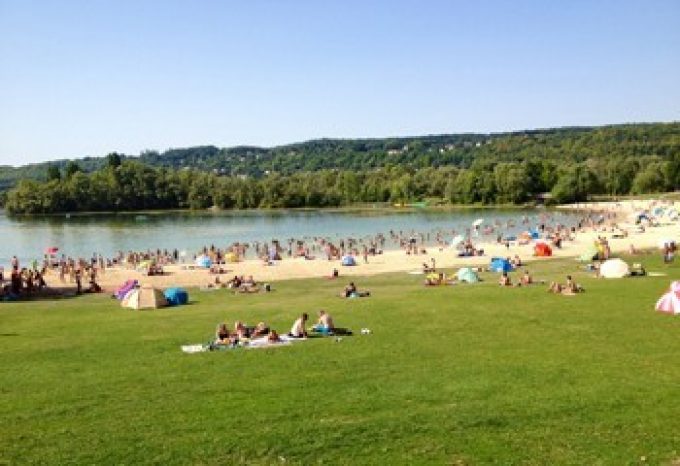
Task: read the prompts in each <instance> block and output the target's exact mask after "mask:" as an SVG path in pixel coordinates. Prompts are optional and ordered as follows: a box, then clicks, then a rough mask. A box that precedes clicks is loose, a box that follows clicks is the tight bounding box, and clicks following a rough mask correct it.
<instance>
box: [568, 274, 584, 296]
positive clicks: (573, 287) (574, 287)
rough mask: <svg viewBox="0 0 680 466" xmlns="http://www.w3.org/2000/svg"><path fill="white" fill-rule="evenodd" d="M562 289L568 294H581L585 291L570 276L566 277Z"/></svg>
mask: <svg viewBox="0 0 680 466" xmlns="http://www.w3.org/2000/svg"><path fill="white" fill-rule="evenodd" d="M564 288H566V289H567V291H568V292H569V293H583V292H584V291H585V290H584V289H583V287H582V286H581V285H579V284H578V283H576V282H575V281H574V280H573V279H572V278H571V275H567V283H566V284H565V286H564Z"/></svg>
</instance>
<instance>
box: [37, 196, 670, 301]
mask: <svg viewBox="0 0 680 466" xmlns="http://www.w3.org/2000/svg"><path fill="white" fill-rule="evenodd" d="M659 205H663V207H665V208H670V207H675V208H678V207H680V205H677V203H676V204H674V203H669V202H667V201H664V202H663V203H661V202H660V201H652V200H650V201H639V200H636V201H621V202H597V203H580V204H573V205H564V206H559V208H561V209H579V210H588V211H593V212H602V213H614V214H616V220H608V221H606V222H605V223H603V224H602V225H601V227H600V228H598V229H597V230H593V229H591V228H588V229H586V230H584V231H580V232H577V234H576V237H575V238H574V240H572V241H565V242H563V244H562V248H553V256H552V258H565V257H574V258H576V257H578V256H580V255H581V254H582V253H583V252H584V251H585V250H587V248H589V247H590V246H591V245H592V244H593V242H594V241H595V240H596V239H597V237H598V236H604V237H606V238H607V239H608V240H609V244H610V247H611V250H612V252H613V253H621V252H627V251H629V249H630V246H631V245H634V246H635V247H636V248H638V249H648V248H657V247H658V244H659V242H660V241H661V240H663V239H674V238H678V228H679V226H680V224H679V223H677V222H671V221H665V220H661V222H660V225H659V226H652V227H647V228H646V230H645V231H644V232H639V231H637V228H636V225H635V224H634V221H633V218H632V217H633V215H634V213H635V212H639V211H641V210H645V209H653V208H655V207H656V206H659ZM614 223H616V224H617V225H618V226H619V227H620V228H622V229H624V230H626V231H627V232H628V236H627V237H625V238H613V237H612V236H613V235H614V233H615V232H614V230H613V228H612V224H614ZM476 246H477V247H481V248H483V249H484V252H485V253H484V256H478V257H458V251H457V250H456V249H454V248H450V247H449V248H445V249H444V250H442V251H440V250H439V249H438V248H436V247H434V246H432V247H429V248H428V249H427V254H419V255H407V254H406V253H405V252H404V251H401V250H392V251H385V252H384V253H383V254H380V255H377V256H369V258H368V263H367V264H364V263H363V259H362V258H361V257H358V258H357V265H356V266H354V267H343V266H342V265H341V264H340V261H339V260H335V261H328V260H326V259H315V260H305V259H304V258H284V259H283V260H281V261H277V262H275V265H271V266H267V265H264V264H263V262H262V261H260V260H245V261H242V262H238V263H230V264H226V265H225V266H223V268H225V269H226V271H227V272H226V273H225V274H222V275H221V279H222V281H226V280H228V279H229V278H231V277H233V276H234V275H244V276H248V275H252V276H253V277H254V278H255V280H257V281H258V282H276V281H281V280H289V279H299V278H313V277H318V278H323V277H328V276H330V274H331V272H332V270H333V268H337V269H338V270H339V271H340V280H341V281H342V277H351V276H362V275H375V274H381V273H386V272H409V271H419V270H421V269H422V264H423V263H424V262H427V263H430V261H431V259H434V260H435V261H436V266H437V268H445V269H450V268H458V267H463V266H468V265H470V266H473V265H474V266H482V265H487V264H488V263H489V261H490V258H491V257H497V256H500V257H508V256H513V257H514V256H515V255H519V257H520V258H521V259H522V261H525V262H528V261H533V260H550V259H551V258H550V257H548V258H537V257H534V256H533V250H534V245H533V244H532V243H530V244H527V245H518V244H517V243H514V242H513V243H510V247H509V248H506V247H505V246H504V245H502V244H497V243H481V242H480V243H476ZM165 272H166V273H165V274H164V275H162V276H153V277H148V276H146V275H144V274H142V273H140V272H138V271H135V270H130V269H126V268H109V269H107V270H106V272H105V273H104V274H100V275H99V277H98V280H99V283H100V284H101V285H102V287H103V288H104V289H105V290H106V291H111V290H114V289H115V288H117V287H118V286H119V285H120V284H121V283H123V282H125V281H126V280H128V279H137V280H139V282H140V283H142V284H150V285H153V286H156V287H160V288H165V287H170V286H185V287H205V286H207V285H208V284H209V283H213V282H214V281H215V277H216V275H214V274H211V273H210V272H209V271H208V270H205V269H198V268H194V267H193V266H190V265H171V266H166V267H165ZM47 280H48V283H56V282H57V281H58V278H57V277H56V275H55V274H54V272H51V273H50V274H49V275H48V277H47Z"/></svg>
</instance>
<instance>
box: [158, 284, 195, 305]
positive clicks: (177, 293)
mask: <svg viewBox="0 0 680 466" xmlns="http://www.w3.org/2000/svg"><path fill="white" fill-rule="evenodd" d="M163 294H164V295H165V299H166V300H167V301H168V304H169V305H170V306H181V305H182V304H186V303H188V302H189V293H187V292H186V290H183V289H182V288H168V289H167V290H165V292H164V293H163Z"/></svg>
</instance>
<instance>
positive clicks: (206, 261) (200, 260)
mask: <svg viewBox="0 0 680 466" xmlns="http://www.w3.org/2000/svg"><path fill="white" fill-rule="evenodd" d="M196 265H197V266H199V267H201V268H204V269H209V268H210V267H211V266H212V260H210V258H209V257H208V256H206V255H202V256H198V257H197V258H196Z"/></svg>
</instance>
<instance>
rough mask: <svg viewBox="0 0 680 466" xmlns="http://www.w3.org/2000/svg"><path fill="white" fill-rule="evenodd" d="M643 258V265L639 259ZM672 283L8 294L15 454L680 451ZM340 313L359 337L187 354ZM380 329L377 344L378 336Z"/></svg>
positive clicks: (340, 459) (200, 458)
mask: <svg viewBox="0 0 680 466" xmlns="http://www.w3.org/2000/svg"><path fill="white" fill-rule="evenodd" d="M637 260H639V259H637ZM643 262H644V263H645V265H646V266H647V269H648V270H652V271H661V272H664V273H667V274H668V276H666V277H658V278H657V277H646V278H630V279H622V280H610V281H607V280H603V279H599V280H598V279H595V278H591V277H590V276H589V275H588V274H586V273H585V272H584V271H579V270H578V265H577V264H576V263H575V262H573V261H562V262H560V261H547V262H541V263H540V264H531V265H530V267H529V268H530V270H532V271H533V273H534V275H535V276H536V277H537V278H544V279H547V280H550V279H557V278H559V279H560V280H563V278H564V275H565V274H566V273H573V274H574V276H575V277H576V279H577V281H579V282H580V283H582V284H583V285H584V286H585V287H586V289H587V292H586V293H584V294H582V295H579V296H575V297H563V296H556V295H552V294H548V293H546V291H545V289H546V287H544V286H535V287H528V288H518V289H499V288H498V287H497V286H496V277H497V276H496V275H492V274H483V277H484V278H486V279H487V281H486V282H485V283H481V284H478V285H467V286H465V285H457V286H450V287H441V288H432V289H426V288H425V287H423V286H422V285H421V280H422V277H420V276H412V275H408V274H405V273H400V274H388V275H381V276H376V277H370V278H364V279H360V280H358V284H359V285H360V286H361V287H364V288H369V289H370V290H371V291H372V297H371V298H367V299H355V300H342V299H340V298H337V297H335V296H336V294H337V292H338V291H339V290H340V289H341V288H342V286H344V284H345V283H344V281H335V282H333V281H328V280H322V279H318V280H299V281H289V282H282V283H277V284H276V285H275V288H276V291H275V292H273V293H271V294H261V295H252V296H243V295H238V296H235V295H233V294H231V293H229V292H228V291H226V290H224V291H215V292H200V291H194V290H192V292H191V297H192V301H193V304H191V305H189V306H187V307H183V308H176V309H166V310H159V311H149V312H135V311H130V310H124V309H122V308H120V307H119V306H118V303H117V302H116V301H114V300H112V299H109V298H107V297H103V296H87V297H82V298H74V299H63V300H58V301H39V302H24V303H0V367H1V368H2V370H1V373H0V413H1V418H0V421H1V422H0V463H7V464H15V463H49V464H62V463H78V464H83V463H85V464H102V463H117V464H123V463H125V464H133V463H164V464H168V463H170V464H188V463H199V464H233V463H256V464H261V463H264V464H271V463H283V462H286V463H292V464H296V463H304V464H309V463H345V464H364V463H374V464H403V463H436V464H450V463H465V464H468V463H469V464H482V463H498V464H510V463H524V464H617V465H618V464H630V463H639V462H642V461H643V459H642V457H644V460H646V462H647V463H648V464H658V463H664V462H671V461H673V460H675V459H677V458H679V457H680V415H679V413H680V396H679V395H680V364H678V355H680V318H673V317H670V316H666V315H662V314H659V313H656V312H654V311H653V306H654V303H655V301H656V299H657V298H658V297H659V296H660V295H661V293H662V292H664V291H665V289H666V288H667V287H668V285H669V283H670V281H671V279H673V278H674V277H675V278H677V277H680V268H678V267H676V266H670V267H668V266H664V265H663V264H661V262H660V260H659V258H657V257H656V256H646V257H645V258H644V260H643ZM321 307H323V308H326V309H328V310H329V311H330V312H331V314H332V315H333V316H334V318H335V321H336V324H338V325H342V326H348V327H350V328H352V329H354V330H355V331H357V332H355V335H354V336H352V337H345V338H344V339H343V340H342V341H340V342H336V341H335V339H333V338H323V339H322V338H319V339H312V340H309V341H306V342H300V343H296V344H294V345H291V346H289V347H280V348H271V349H263V350H244V349H240V350H232V351H223V352H213V353H202V354H194V355H187V354H183V353H182V352H181V351H180V345H182V344H190V343H199V342H205V341H207V340H208V339H209V338H210V337H211V336H212V334H213V332H214V328H215V325H216V324H217V323H218V322H221V321H226V322H228V323H229V324H231V323H233V321H234V320H237V319H240V320H245V321H246V322H248V323H252V324H254V323H256V322H257V321H259V320H266V321H267V322H268V323H270V324H271V325H272V326H273V327H274V328H276V329H278V330H280V331H282V332H285V331H287V330H288V328H289V327H290V325H291V323H292V321H293V320H294V318H295V317H296V315H297V314H299V313H300V312H302V311H307V312H309V313H310V315H312V314H314V315H315V314H316V310H317V309H319V308H321ZM362 327H368V328H370V329H371V330H372V331H373V333H372V334H371V335H360V334H358V333H359V332H358V330H359V329H361V328H362Z"/></svg>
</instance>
